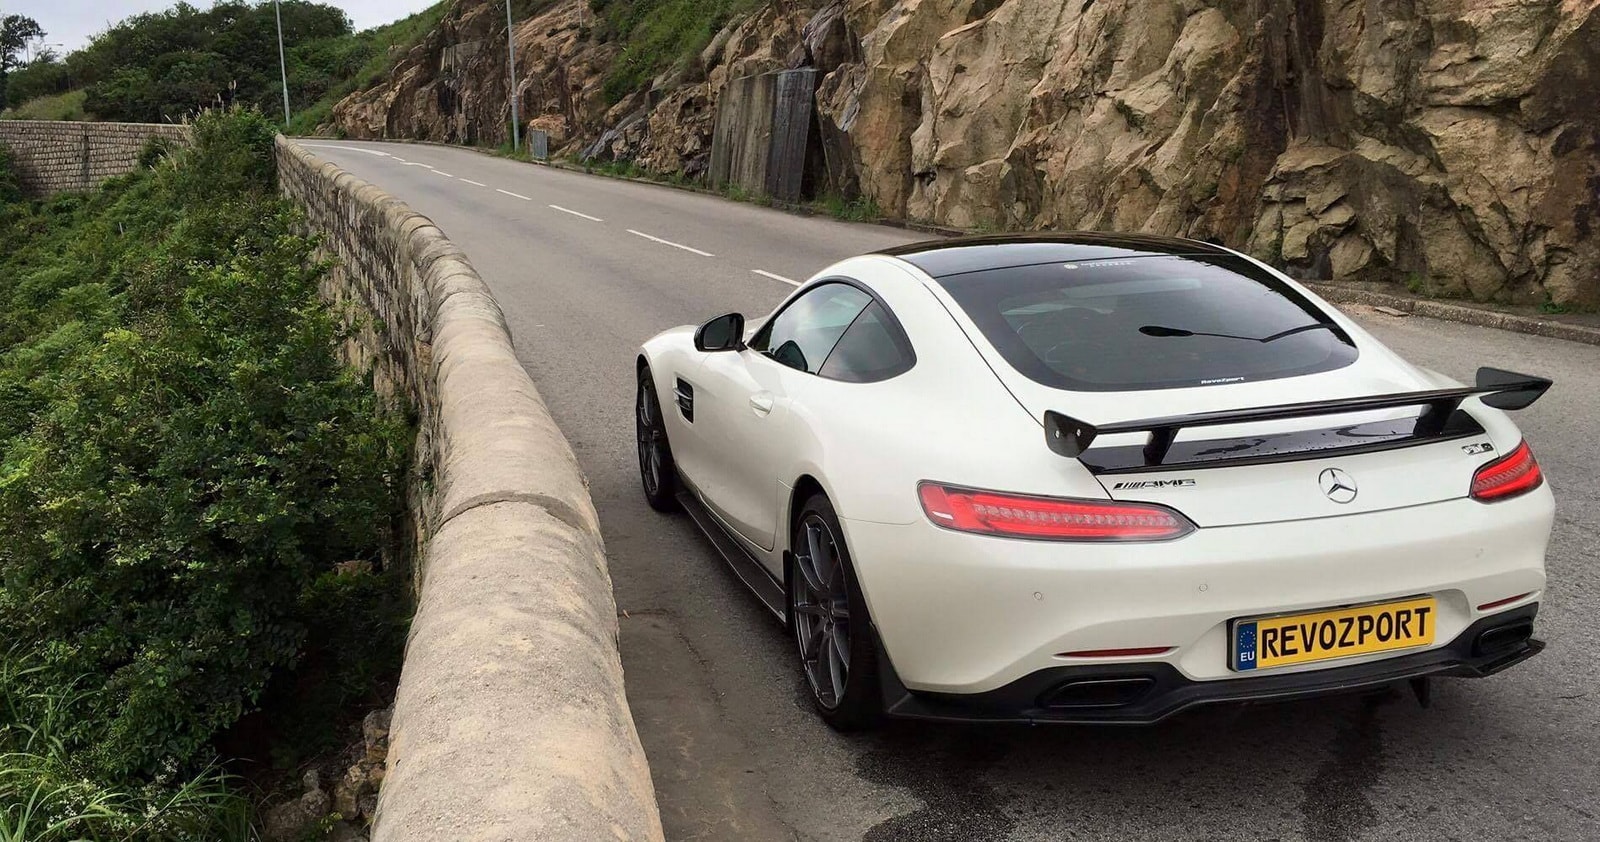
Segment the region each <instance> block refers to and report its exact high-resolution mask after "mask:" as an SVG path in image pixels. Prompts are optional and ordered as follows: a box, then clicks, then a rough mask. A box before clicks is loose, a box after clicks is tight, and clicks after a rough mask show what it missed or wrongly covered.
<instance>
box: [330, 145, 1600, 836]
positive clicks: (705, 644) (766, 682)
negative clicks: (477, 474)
mask: <svg viewBox="0 0 1600 842" xmlns="http://www.w3.org/2000/svg"><path fill="white" fill-rule="evenodd" d="M307 143H308V145H312V146H313V147H314V148H315V151H316V152H317V153H318V154H319V155H322V156H325V157H326V158H328V159H330V160H333V161H336V162H338V163H339V164H340V165H341V166H343V167H345V168H346V169H348V170H349V171H351V172H352V173H354V174H356V175H357V176H359V177H361V178H364V179H367V180H369V181H371V182H373V183H375V184H377V185H379V186H381V187H383V188H384V189H386V190H388V191H389V192H390V193H393V194H394V195H396V196H398V197H400V198H402V199H403V200H405V201H406V202H408V203H410V204H411V206H412V207H414V208H415V209H416V210H418V211H420V212H421V213H424V214H426V215H428V216H430V217H432V218H433V219H434V221H435V222H437V223H438V224H439V225H440V226H441V227H442V228H443V229H444V230H445V232H446V233H448V234H449V235H450V236H451V237H452V238H453V239H454V240H455V241H456V242H457V243H458V244H459V245H460V246H461V247H462V248H464V249H465V250H466V251H467V253H468V255H469V256H470V257H471V258H472V261H473V263H474V264H475V265H476V266H477V268H478V270H479V271H480V272H481V273H482V275H483V277H484V279H485V280H486V281H487V282H488V284H489V286H490V287H492V288H493V290H494V292H495V294H496V296H498V298H499V300H500V303H501V305H502V306H503V307H504V309H505V311H506V315H507V317H508V319H509V320H510V323H511V327H512V331H513V333H514V334H515V339H516V342H517V349H518V355H519V357H520V358H521V360H522V362H523V364H524V365H525V366H527V368H528V370H529V371H530V372H531V373H532V375H533V378H534V380H535V381H536V382H537V383H538V385H539V388H540V390H541V391H542V393H543V395H544V397H545V400H546V401H547V402H548V403H549V405H550V408H551V410H552V411H553V412H554V414H555V417H556V420H557V421H558V422H559V423H560V425H561V427H562V429H563V430H564V431H565V432H566V434H567V437H568V438H569V439H571V441H572V445H573V447H574V448H575V449H576V451H577V454H578V458H579V460H580V461H581V462H582V464H583V468H584V470H585V471H586V472H587V474H588V477H589V480H590V482H591V484H592V487H593V492H594V500H595V504H596V506H597V507H598V508H599V512H600V521H601V526H602V528H603V531H604V534H605V541H606V547H607V550H608V551H609V556H610V561H611V574H612V577H613V579H614V580H615V584H616V596H617V604H618V606H619V608H620V609H621V610H622V612H623V618H622V620H621V624H622V660H623V665H624V667H625V668H626V670H627V678H628V688H629V692H628V696H629V700H630V702H631V704H632V706H633V711H634V716H635V718H636V720H637V722H638V726H639V731H640V734H641V736H642V738H643V741H644V746H645V749H646V751H647V753H648V754H649V756H650V762H651V767H652V770H653V773H654V776H655V784H656V788H657V792H658V794H659V796H660V802H661V810H662V817H663V819H664V821H665V824H666V828H667V832H668V836H669V838H672V839H679V840H687V839H696V840H701V839H704V840H768V839H805V840H812V839H815V840H835V839H841V840H846V839H847V840H855V839H866V840H892V839H905V840H919V841H920V840H951V841H952V842H955V840H963V841H964V840H990V839H997V840H998V839H1005V840H1061V839H1073V840H1077V839H1130V840H1152V841H1153V840H1178V839H1185V840H1187V839H1195V840H1199V839H1314V840H1357V839H1371V840H1377V839H1384V840H1392V839H1418V840H1422V839H1427V840H1445V839H1462V840H1468V839H1473V840H1475V839H1541V840H1554V839H1561V840H1567V839H1571V840H1578V839H1591V840H1592V839H1600V768H1597V765H1596V763H1597V758H1600V685H1597V681H1596V675H1595V671H1596V667H1597V665H1600V655H1597V645H1600V635H1597V633H1596V625H1597V624H1596V618H1597V617H1600V574H1597V572H1596V569H1597V568H1596V557H1597V556H1600V491H1597V489H1596V483H1595V482H1594V479H1595V478H1596V477H1597V476H1600V444H1597V439H1600V420H1597V418H1596V415H1597V411H1600V398H1597V396H1600V348H1596V347H1590V346H1585V345H1577V344H1571V343H1566V342H1562V341H1559V340H1549V339H1541V338H1536V337H1528V336H1522V335H1517V334H1511V333H1502V332H1498V331H1494V330H1488V329H1483V328H1475V327H1467V326H1462V325H1456V324H1451V323H1445V322H1435V321H1431V320H1426V319H1422V318H1391V317H1387V316H1383V315H1381V314H1377V313H1374V312H1370V311H1368V312H1357V313H1356V314H1355V315H1357V317H1358V318H1360V319H1361V321H1362V322H1363V323H1364V324H1366V325H1368V326H1369V327H1370V328H1371V329H1372V330H1373V331H1374V332H1375V333H1376V334H1377V335H1378V336H1379V337H1381V338H1382V339H1383V340H1384V341H1386V342H1388V343H1389V344H1390V345H1391V346H1393V347H1395V348H1396V349H1398V350H1399V351H1400V352H1401V353H1403V354H1405V355H1407V356H1408V357H1409V358H1411V359H1412V360H1414V361H1416V362H1418V363H1421V364H1423V365H1427V366H1429V367H1432V368H1436V369H1439V370H1441V371H1444V372H1446V373H1448V374H1451V375H1452V376H1455V377H1458V378H1462V379H1464V380H1470V375H1471V373H1472V372H1473V371H1474V370H1475V369H1476V367H1477V366H1479V365H1482V364H1490V365H1496V366H1500V367H1504V368H1510V369H1514V370H1518V371H1527V372H1532V373H1538V374H1543V375H1547V376H1550V377H1553V378H1554V379H1555V381H1556V387H1555V389H1554V390H1553V391H1552V392H1551V393H1550V394H1549V395H1548V396H1547V397H1546V398H1545V399H1544V400H1543V401H1541V402H1540V403H1539V404H1537V405H1536V406H1535V407H1533V408H1532V409H1531V410H1529V411H1527V412H1524V413H1523V414H1522V415H1521V418H1520V420H1521V422H1522V424H1523V427H1524V429H1525V430H1526V431H1527V433H1528V435H1529V438H1530V440H1531V441H1532V443H1533V445H1534V448H1535V450H1536V451H1537V453H1538V454H1539V457H1540V460H1541V462H1542V463H1543V465H1544V467H1545V470H1546V471H1547V473H1548V475H1549V477H1550V482H1551V484H1552V486H1553V487H1554V488H1555V491H1556V497H1557V500H1558V501H1559V509H1558V523H1557V527H1556V534H1555V538H1554V542H1553V544H1552V546H1551V552H1550V557H1549V566H1550V585H1549V590H1548V594H1547V598H1546V600H1545V603H1544V608H1543V611H1542V613H1541V615H1540V636H1542V637H1544V638H1545V639H1546V640H1548V641H1549V643H1550V648H1549V649H1548V650H1547V651H1546V653H1545V654H1544V655H1542V656H1540V657H1539V658H1536V659H1534V660H1533V661H1531V662H1529V663H1527V664H1525V665H1523V666H1521V667H1519V668H1517V669H1514V670H1511V671H1509V672H1507V673H1504V674H1502V675H1500V676H1496V677H1494V678H1491V679H1487V680H1483V681H1445V682H1439V683H1438V684H1437V686H1436V689H1435V694H1434V705H1433V707H1432V708H1431V709H1428V710H1423V709H1420V708H1419V707H1418V706H1417V704H1416V703H1415V702H1413V701H1412V699H1411V698H1410V697H1409V696H1407V695H1403V694H1394V695H1392V696H1390V697H1387V698H1370V697H1369V698H1336V699H1328V700H1320V701H1311V702H1297V703H1285V704H1276V705H1268V706H1257V707H1250V708H1237V707H1235V708H1226V709H1211V710H1205V711H1201V712H1197V713H1192V714H1189V715H1185V716H1182V717H1180V718H1177V719H1175V720H1172V721H1169V722H1168V723H1166V724H1163V725H1160V726H1156V727H1152V728H1134V729H1112V728H1066V727H1051V728H1024V727H1016V728H992V727H988V728H972V727H950V726H942V725H921V724H909V723H900V724H895V725H892V726H891V727H889V728H888V729H887V730H884V731H883V732H881V733H878V734H874V735H868V736H840V735H838V734H835V733H833V732H831V731H829V730H828V729H827V728H826V727H825V726H823V725H822V724H821V722H820V721H819V720H818V719H816V718H815V716H814V715H813V714H812V713H811V711H810V709H809V707H808V704H807V702H806V699H805V696H804V690H803V688H802V681H803V679H802V678H801V677H800V673H799V671H798V669H797V667H796V666H795V664H794V662H793V660H794V659H793V655H792V653H791V644H790V642H789V641H788V639H787V638H785V637H784V636H783V634H782V633H781V631H780V629H779V627H778V626H777V625H776V624H775V623H773V622H772V621H771V620H770V619H769V618H768V616H767V615H765V613H764V611H763V609H761V608H759V607H758V606H757V604H756V601H755V600H754V598H753V597H751V596H750V595H749V594H748V593H746V592H745V591H744V590H743V589H742V587H741V586H740V585H739V584H738V583H737V581H736V580H735V579H734V578H733V576H732V574H731V573H729V572H728V571H727V570H725V569H724V568H723V566H722V564H721V562H720V561H719V560H718V558H717V557H716V555H715V554H714V552H713V551H712V550H711V549H710V547H709V545H708V544H706V543H705V542H704V540H703V539H702V538H701V537H700V536H699V535H698V534H697V533H696V532H695V531H694V529H693V527H692V526H691V525H690V524H689V522H688V521H687V520H686V519H684V518H682V517H681V516H680V517H663V516H660V515H657V514H655V513H654V512H652V511H651V510H650V509H649V508H648V507H647V506H646V505H645V502H644V500H643V498H642V496H641V493H640V491H639V488H638V478H637V473H636V467H635V463H634V449H633V438H632V436H633V421H632V407H633V391H634V383H633V359H634V352H635V349H636V348H637V346H638V345H639V343H640V342H641V341H643V340H644V339H646V338H647V337H649V336H651V335H652V334H654V333H656V332H657V331H659V330H662V329H664V328H667V327H671V326H674V325H678V324H685V323H691V322H699V321H702V320H704V319H705V318H707V317H709V316H713V315H716V314H718V313H723V312H727V311H730V310H738V311H741V312H743V313H745V314H747V315H750V316H756V315H757V314H762V313H766V312H769V311H770V310H771V309H772V307H773V306H774V305H776V304H777V303H778V302H779V301H780V300H781V299H782V298H783V297H784V296H785V295H786V294H787V293H788V292H789V291H790V289H791V286H790V285H789V283H790V282H788V281H786V280H785V279H794V280H799V279H803V278H805V277H807V276H809V275H810V274H811V273H813V272H815V271H816V270H818V269H820V268H822V267H823V266H824V265H826V264H828V263H830V262H832V261H834V260H836V259H838V258H842V257H846V256H849V255H853V254H857V253H861V252H866V251H870V250H872V249H875V248H881V247H884V246H886V245H889V244H892V243H898V242H904V241H907V240H909V239H913V238H914V237H915V235H910V234H907V233H906V232H903V231H898V230H895V229H891V228H885V227H879V226H870V225H850V224H845V223H840V222H835V221H832V220H824V219H815V218H804V217H799V216H794V215H790V214H786V213H781V212H778V211H773V210H770V209H766V208H758V207H753V206H750V205H743V204H736V203H733V202H728V201H724V200H722V199H719V198H715V197H710V196H704V195H698V194H692V193H688V192H683V191H678V190H673V189H670V188H665V187H656V186H651V185H642V184H635V183H629V182H622V181H616V180H609V179H604V178H600V177H591V176H585V175H581V174H577V173H572V172H566V171H561V170H555V169H548V168H542V167H536V166H530V165H527V164H520V163H515V162H511V161H504V160H499V159H494V158H490V157H486V156H483V155H479V154H476V153H473V152H470V151H465V150H459V149H448V148H440V147H432V146H417V145H390V144H368V143H353V142H344V141H326V142H324V141H307ZM773 276H778V277H776V278H775V277H773Z"/></svg>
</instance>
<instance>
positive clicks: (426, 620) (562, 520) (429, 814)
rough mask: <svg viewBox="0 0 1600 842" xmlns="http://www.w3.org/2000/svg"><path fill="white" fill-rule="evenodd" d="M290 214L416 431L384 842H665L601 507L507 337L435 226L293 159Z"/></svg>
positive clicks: (490, 301)
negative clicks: (407, 611)
mask: <svg viewBox="0 0 1600 842" xmlns="http://www.w3.org/2000/svg"><path fill="white" fill-rule="evenodd" d="M277 143H278V145H277V160H278V177H279V183H280V186H281V189H282V191H283V193H284V194H285V195H286V196H288V197H289V198H290V199H291V200H293V201H295V202H296V203H298V204H299V205H300V206H301V208H303V210H304V212H305V215H306V224H307V227H308V228H309V229H311V231H312V232H313V233H316V234H319V235H321V236H322V238H323V248H324V250H325V251H326V252H327V254H328V256H330V257H334V258H337V261H338V266H337V267H336V268H335V270H334V271H333V273H332V274H331V276H330V278H329V280H328V282H327V284H326V285H325V288H324V294H325V295H326V296H327V297H329V298H330V299H331V300H333V301H335V302H338V303H340V304H341V305H343V306H345V307H347V308H348V309H351V310H357V311H360V312H361V313H363V314H365V315H364V317H363V319H364V321H365V323H364V324H361V325H360V329H359V330H357V331H356V332H355V334H354V335H353V336H352V339H351V342H350V345H349V346H348V347H347V348H346V349H345V351H346V355H347V356H348V357H349V358H350V359H351V360H352V361H353V362H355V363H357V364H359V365H363V366H365V367H367V368H368V369H369V370H371V371H372V372H373V376H374V382H375V384H376V385H377V388H378V389H379V391H380V392H381V393H384V394H387V395H389V396H390V397H391V398H392V399H395V400H405V401H407V402H409V403H410V404H411V405H412V406H413V407H414V408H415V409H416V411H417V415H418V418H419V428H420V429H419V435H418V442H417V448H416V457H415V458H416V459H417V463H418V464H417V465H416V471H415V472H414V473H415V476H417V477H418V478H419V482H418V483H417V488H416V490H415V493H414V498H415V501H414V502H415V504H416V505H415V506H414V509H413V513H414V517H415V521H416V530H417V538H418V542H419V545H420V551H419V554H418V559H419V561H418V564H417V614H416V618H415V619H414V620H413V623H412V628H411V636H410V639H409V641H408V643H407V646H406V658H405V667H404V669H403V671H402V674H401V678H400V687H399V691H398V693H397V696H396V699H395V708H394V721H393V726H392V731H391V736H390V746H389V760H388V763H389V767H388V770H387V772H386V776H385V778H384V783H383V788H382V790H381V792H380V793H379V798H378V815H377V819H376V822H375V824H374V828H373V836H372V838H373V840H374V842H424V840H426V842H437V840H445V839H448V840H457V841H458V842H491V840H492V842H504V841H505V840H519V842H521V840H591V839H594V840H600V839H604V840H659V839H661V838H662V832H661V820H660V816H659V813H658V812H657V807H656V802H655V793H654V789H653V787H652V785H651V780H650V770H649V767H648V765H647V764H646V761H645V755H644V750H643V748H642V747H641V746H640V744H639V737H638V734H637V732H636V731H635V729H634V725H633V718H632V714H631V713H630V711H629V709H628V703H627V698H626V696H625V695H624V692H623V677H622V663H621V659H620V657H619V655H618V651H617V636H618V630H617V610H616V604H615V602H614V601H613V599H612V595H611V579H610V576H609V574H608V573H607V569H606V557H605V548H604V545H603V544H602V542H601V538H600V530H599V523H598V520H597V517H596V515H595V511H594V504H593V501H592V500H591V499H590V497H589V490H588V486H587V483H586V482H585V480H584V478H583V475H582V473H581V472H580V471H579V469H578V464H577V460H576V458H575V457H574V456H573V453H572V449H571V447H570V446H569V445H568V443H567V440H566V438H565V437H564V436H563V435H562V433H561V431H560V430H559V429H558V428H557V427H556V424H555V421H554V420H553V419H551V417H550V414H549V412H548V411H547V410H546V408H545V405H544V403H543V401H542V400H541V399H540V397H539V393H538V390H537V389H535V388H534V385H533V381H532V379H531V378H529V376H528V374H527V372H526V371H525V370H524V369H523V367H522V365H521V363H519V362H518V361H517V358H516V353H515V351H514V349H513V348H512V343H511V335H510V332H509V331H508V329H507V328H506V323H505V318H504V316H503V314H502V313H501V311H500V307H499V305H498V304H496V303H495V300H494V297H493V296H492V295H491V294H490V292H489V290H488V287H486V286H485V285H484V283H483V280H482V279H481V278H479V277H478V274H477V272H476V271H475V270H474V269H473V268H472V264H471V263H470V262H469V261H468V260H467V257H466V255H465V254H463V253H462V251H461V250H460V249H459V248H457V247H456V246H455V245H454V244H453V243H451V242H450V240H449V239H448V238H446V237H445V235H444V233H443V232H442V231H440V230H439V228H438V227H436V226H435V225H434V224H433V223H432V222H431V221H429V220H428V219H427V218H426V217H423V216H421V215H419V214H417V213H415V212H413V211H412V210H410V209H409V208H408V207H406V206H405V205H404V204H403V203H401V202H400V201H399V200H397V199H395V198H394V197H392V196H389V195H387V194H385V193H384V192H383V191H381V190H379V189H378V188H376V187H374V186H372V185H370V184H367V183H365V182H362V181H360V180H359V179H356V178H355V177H354V176H352V175H350V174H348V173H346V172H344V171H343V170H341V169H339V168H338V167H337V166H335V165H334V164H332V163H328V162H324V161H322V160H320V159H318V158H317V157H316V156H314V155H313V154H311V153H310V152H308V151H307V150H306V149H305V148H304V147H301V146H299V145H298V144H296V143H294V142H293V141H290V140H287V139H284V138H281V137H280V138H279V139H278V142H277Z"/></svg>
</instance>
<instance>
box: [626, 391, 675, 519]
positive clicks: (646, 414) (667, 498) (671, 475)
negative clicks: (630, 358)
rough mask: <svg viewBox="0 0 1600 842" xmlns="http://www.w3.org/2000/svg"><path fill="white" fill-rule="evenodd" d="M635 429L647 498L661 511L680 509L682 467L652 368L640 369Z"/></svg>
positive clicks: (641, 476) (642, 482) (645, 497)
mask: <svg viewBox="0 0 1600 842" xmlns="http://www.w3.org/2000/svg"><path fill="white" fill-rule="evenodd" d="M633 420H634V430H635V434H636V436H637V439H638V444H639V480H640V483H641V484H642V485H643V486H644V499H645V500H647V501H649V503H650V508H652V509H655V510H656V511H658V512H673V511H677V510H678V466H677V464H676V463H674V462H673V461H672V445H671V444H670V443H669V442H668V441H667V426H666V421H665V420H664V419H663V418H662V417H661V401H660V400H658V399H657V398H656V385H655V380H654V379H652V378H651V376H650V367H649V366H641V367H640V368H639V388H638V392H637V399H636V400H635V401H634V412H633Z"/></svg>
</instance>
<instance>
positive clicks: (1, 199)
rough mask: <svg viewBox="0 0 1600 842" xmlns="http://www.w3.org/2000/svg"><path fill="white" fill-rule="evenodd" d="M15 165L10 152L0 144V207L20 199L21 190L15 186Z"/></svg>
mask: <svg viewBox="0 0 1600 842" xmlns="http://www.w3.org/2000/svg"><path fill="white" fill-rule="evenodd" d="M15 167H16V164H15V163H14V162H13V161H12V159H11V150H10V149H7V148H6V145H5V144H3V143H0V205H6V204H10V203H11V202H15V201H17V200H18V199H21V198H22V189H21V188H20V187H18V186H17V173H16V169H15Z"/></svg>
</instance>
